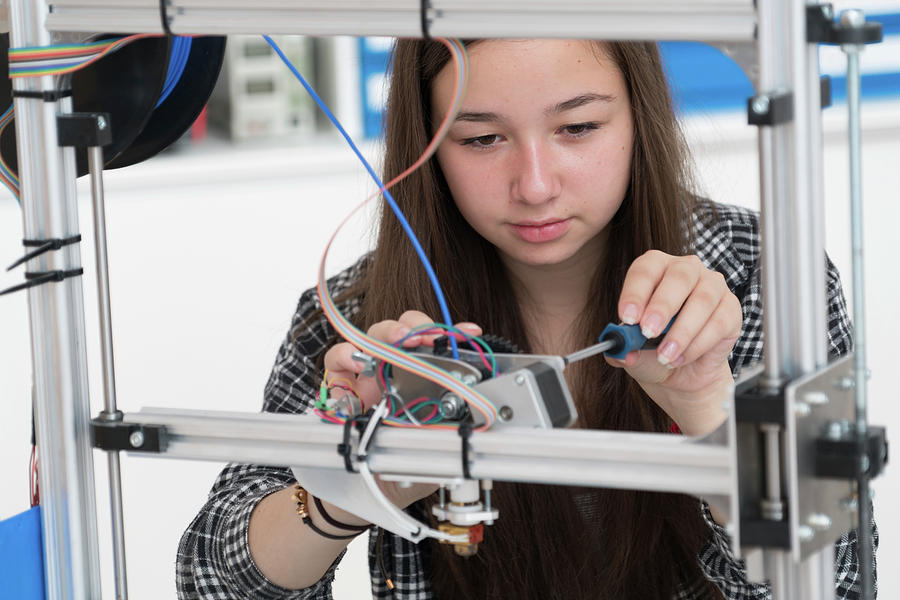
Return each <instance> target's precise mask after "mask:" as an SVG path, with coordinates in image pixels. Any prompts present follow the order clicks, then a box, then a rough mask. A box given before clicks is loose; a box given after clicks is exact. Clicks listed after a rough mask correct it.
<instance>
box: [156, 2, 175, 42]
mask: <svg viewBox="0 0 900 600" xmlns="http://www.w3.org/2000/svg"><path fill="white" fill-rule="evenodd" d="M167 3H168V2H167V0H159V20H160V22H162V30H163V33H165V34H166V35H173V34H172V30H171V29H169V14H168V10H166V4H167Z"/></svg>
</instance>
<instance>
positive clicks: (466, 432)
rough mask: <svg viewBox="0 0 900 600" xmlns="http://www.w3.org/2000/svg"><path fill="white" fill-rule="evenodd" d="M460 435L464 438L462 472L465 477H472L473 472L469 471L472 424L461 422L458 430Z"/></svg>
mask: <svg viewBox="0 0 900 600" xmlns="http://www.w3.org/2000/svg"><path fill="white" fill-rule="evenodd" d="M457 433H459V437H461V438H462V472H463V477H465V478H466V479H472V473H470V472H469V438H470V437H471V436H472V424H471V423H460V424H459V429H458V430H457Z"/></svg>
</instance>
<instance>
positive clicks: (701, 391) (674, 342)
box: [606, 250, 742, 435]
mask: <svg viewBox="0 0 900 600" xmlns="http://www.w3.org/2000/svg"><path fill="white" fill-rule="evenodd" d="M676 314H677V315H678V316H677V318H676V319H675V322H674V323H672V327H671V328H670V329H669V331H668V332H667V333H666V334H665V336H664V337H663V338H662V340H660V344H659V346H658V347H657V348H656V349H653V350H641V351H639V352H630V353H629V354H628V356H626V357H625V360H621V361H620V360H616V359H611V358H607V359H606V360H607V362H608V363H609V364H611V365H612V366H615V367H622V368H624V369H625V370H626V371H627V372H628V374H629V375H631V377H632V378H633V379H634V380H635V381H637V383H638V384H639V385H640V386H641V387H642V388H643V389H644V391H645V392H647V395H649V396H650V397H651V398H652V399H653V400H654V401H655V402H656V403H657V404H658V405H659V406H660V407H661V408H662V409H663V410H664V411H666V413H667V414H668V415H669V416H670V417H672V419H673V420H674V421H675V423H677V424H678V427H679V428H680V429H681V431H682V432H684V433H685V434H688V435H705V434H707V433H710V432H711V431H713V430H714V429H716V428H717V427H718V426H719V425H720V424H721V423H722V422H723V421H724V420H725V417H726V412H725V410H724V408H723V405H724V403H725V401H726V400H727V398H728V395H729V393H730V390H731V386H732V385H733V384H734V379H733V378H732V375H731V368H730V367H729V365H728V355H729V354H730V353H731V349H732V347H733V346H734V343H735V342H736V341H737V339H738V335H739V334H740V332H741V322H742V311H741V304H740V301H738V299H737V297H736V296H735V295H734V294H732V293H731V291H730V290H729V289H728V286H727V284H726V283H725V278H724V277H723V276H722V274H721V273H718V272H716V271H711V270H709V269H707V268H706V267H705V266H704V265H703V263H702V262H700V259H699V258H697V257H696V256H671V255H668V254H665V253H664V252H660V251H658V250H650V251H649V252H646V253H645V254H643V255H642V256H640V257H638V259H637V260H635V261H634V262H633V263H632V265H631V267H629V269H628V273H627V274H626V276H625V284H624V285H623V287H622V293H621V295H620V296H619V318H620V319H621V320H622V322H623V323H626V324H629V325H631V324H639V325H640V326H641V332H642V333H643V334H644V336H646V337H647V338H648V339H650V338H654V337H657V336H659V334H660V332H662V330H663V329H665V327H666V324H668V323H669V321H670V320H671V319H672V317H675V315H676Z"/></svg>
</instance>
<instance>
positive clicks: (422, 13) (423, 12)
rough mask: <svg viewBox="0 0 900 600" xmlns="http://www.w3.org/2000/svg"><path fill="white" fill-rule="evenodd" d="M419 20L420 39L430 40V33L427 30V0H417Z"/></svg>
mask: <svg viewBox="0 0 900 600" xmlns="http://www.w3.org/2000/svg"><path fill="white" fill-rule="evenodd" d="M419 22H420V25H421V27H422V39H423V40H425V41H426V42H430V41H431V33H429V31H428V0H420V1H419Z"/></svg>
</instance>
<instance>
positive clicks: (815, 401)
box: [803, 391, 828, 406]
mask: <svg viewBox="0 0 900 600" xmlns="http://www.w3.org/2000/svg"><path fill="white" fill-rule="evenodd" d="M803 401H804V402H806V403H807V404H811V405H813V406H821V405H823V404H828V394H826V393H825V392H819V391H816V392H806V393H805V394H803Z"/></svg>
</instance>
